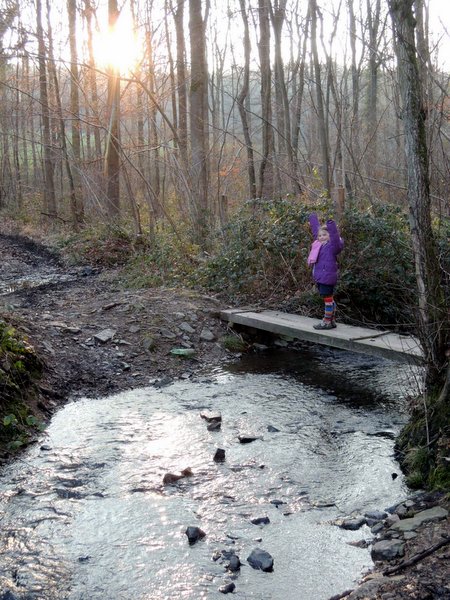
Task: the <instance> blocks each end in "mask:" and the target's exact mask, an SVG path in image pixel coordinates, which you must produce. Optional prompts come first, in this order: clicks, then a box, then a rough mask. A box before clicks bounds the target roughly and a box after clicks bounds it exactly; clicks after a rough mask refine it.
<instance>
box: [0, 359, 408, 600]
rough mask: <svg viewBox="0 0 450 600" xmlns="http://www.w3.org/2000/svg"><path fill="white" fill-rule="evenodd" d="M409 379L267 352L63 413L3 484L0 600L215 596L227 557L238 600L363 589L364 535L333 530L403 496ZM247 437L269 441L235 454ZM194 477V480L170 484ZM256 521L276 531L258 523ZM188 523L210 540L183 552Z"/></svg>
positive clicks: (396, 372)
mask: <svg viewBox="0 0 450 600" xmlns="http://www.w3.org/2000/svg"><path fill="white" fill-rule="evenodd" d="M413 379H414V378H413V373H412V371H411V367H407V366H402V365H398V364H393V363H390V362H384V361H378V360H376V359H372V358H366V357H361V356H357V355H352V354H348V353H345V352H339V351H333V350H324V349H313V350H309V351H308V350H305V351H304V352H290V351H277V352H275V351H269V352H267V353H263V354H260V355H257V356H252V357H247V358H244V359H243V360H242V361H241V362H240V363H239V364H238V365H234V366H232V367H227V368H224V369H222V370H216V371H213V372H211V373H208V375H207V376H202V377H199V378H197V379H196V380H185V381H179V382H175V383H173V384H170V385H166V386H164V387H155V386H151V387H148V388H145V389H139V390H134V391H130V392H127V393H122V394H118V395H116V396H112V397H109V398H101V399H81V400H77V401H74V402H72V403H69V404H68V405H66V406H65V407H64V408H62V409H61V410H60V411H59V412H58V413H57V414H56V415H55V416H54V418H53V419H52V422H51V424H50V426H49V428H48V430H47V432H46V434H45V437H44V438H43V439H42V440H41V442H40V443H39V444H37V445H35V446H33V447H31V448H30V449H29V450H28V451H27V452H26V453H25V454H24V455H22V456H21V457H20V458H19V459H18V460H17V461H16V462H14V463H13V464H11V465H8V466H7V467H6V468H4V469H3V471H2V474H1V479H0V519H1V527H2V536H1V540H0V584H1V585H0V592H1V591H5V590H9V591H10V596H9V597H10V598H18V599H24V598H27V599H39V600H47V599H48V600H60V599H70V600H82V599H83V600H88V599H89V600H97V599H98V600H100V599H101V600H106V599H108V600H121V599H124V600H125V599H129V598H133V599H139V600H144V599H145V600H147V599H148V600H150V599H154V600H162V599H189V600H191V599H192V600H194V599H199V598H220V597H223V594H222V593H220V592H219V588H220V586H222V585H223V584H224V583H225V582H227V581H229V580H230V573H227V572H226V566H227V561H226V560H224V559H223V558H219V559H218V560H217V557H218V556H219V555H220V553H221V551H224V550H228V551H229V550H234V551H235V552H236V554H238V556H239V557H240V560H241V563H243V564H242V566H241V569H240V572H239V573H237V574H236V577H235V579H234V582H235V584H236V590H235V592H234V596H235V597H236V598H242V599H247V598H248V599H257V600H263V599H264V600H270V599H272V600H281V599H282V600H299V599H302V600H322V599H326V598H328V597H330V596H331V595H333V594H337V593H339V592H342V591H343V590H345V589H347V588H349V587H352V586H354V583H355V581H356V580H357V579H358V578H359V577H360V575H361V573H362V572H363V571H364V570H365V569H367V568H368V567H370V566H371V564H372V563H371V559H370V550H368V549H362V548H357V547H354V546H352V545H349V542H355V541H357V540H361V539H362V538H366V539H370V537H371V536H370V531H369V529H368V528H367V526H364V527H363V528H362V529H360V530H359V531H347V530H344V529H342V528H340V527H338V526H337V525H336V524H335V523H334V521H336V520H337V519H340V518H343V517H345V516H347V515H350V514H352V513H355V514H361V513H363V512H364V511H367V510H369V509H383V508H385V507H387V506H390V505H391V504H393V503H395V502H396V501H399V500H401V499H403V498H404V497H405V495H406V493H407V490H406V488H405V484H404V481H403V477H402V476H401V474H400V472H399V469H398V465H397V464H396V462H395V460H394V458H393V437H394V436H395V434H396V433H397V432H398V430H399V428H400V427H401V425H402V423H403V422H404V420H405V413H404V404H405V396H406V395H407V394H409V393H411V392H412V391H413V390H412V389H411V385H412V384H411V381H412V380H413ZM206 409H208V410H214V411H220V412H221V414H222V419H223V422H222V427H221V430H220V431H216V432H213V431H208V429H207V426H206V422H205V420H203V419H202V418H201V417H200V413H201V412H202V411H204V410H206ZM276 430H278V431H276ZM240 433H252V434H255V435H257V436H260V439H257V440H255V441H253V442H252V443H247V444H241V443H239V440H238V435H239V434H240ZM219 447H220V448H223V449H225V452H226V458H225V461H224V462H223V463H216V462H214V460H213V456H214V453H215V451H216V449H217V448H219ZM187 467H190V468H191V469H192V472H193V475H192V476H191V477H186V478H184V479H180V480H179V481H178V482H177V483H175V484H174V485H166V486H163V484H162V479H163V476H164V474H165V473H167V472H172V473H173V472H175V473H178V472H180V471H181V470H182V469H185V468H187ZM394 472H396V473H397V474H398V476H397V477H396V478H393V477H392V474H393V473H394ZM263 516H267V517H269V519H270V523H268V524H266V525H254V524H252V523H251V519H253V518H257V517H263ZM191 525H194V526H198V527H201V529H202V530H203V531H204V532H205V533H206V537H204V538H203V539H202V540H200V541H199V542H197V543H196V544H194V545H191V546H190V545H189V543H188V540H187V537H186V535H185V530H186V528H187V527H188V526H191ZM254 548H261V549H264V550H266V551H267V552H269V553H270V554H271V555H272V557H273V559H274V569H273V572H268V573H266V572H263V571H258V570H255V569H253V568H252V567H251V566H250V565H249V564H248V563H247V560H246V559H247V557H248V556H249V554H250V552H251V551H252V550H253V549H254ZM214 559H216V560H214Z"/></svg>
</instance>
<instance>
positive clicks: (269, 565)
mask: <svg viewBox="0 0 450 600" xmlns="http://www.w3.org/2000/svg"><path fill="white" fill-rule="evenodd" d="M247 562H248V563H249V565H250V566H251V567H253V568H254V569H260V570H261V571H265V572H266V573H269V572H271V571H273V558H272V556H271V555H270V554H269V553H268V552H266V551H265V550H260V549H259V548H255V549H254V550H252V551H251V553H250V556H249V557H248V558H247Z"/></svg>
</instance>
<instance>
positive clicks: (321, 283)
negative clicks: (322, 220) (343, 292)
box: [308, 213, 344, 329]
mask: <svg viewBox="0 0 450 600" xmlns="http://www.w3.org/2000/svg"><path fill="white" fill-rule="evenodd" d="M309 224H310V225H311V231H312V233H313V236H314V237H315V238H317V239H316V240H315V241H314V242H313V244H312V246H311V252H310V254H309V257H308V264H309V265H312V266H313V279H314V281H315V282H316V284H317V289H318V290H319V294H320V295H321V296H322V298H323V301H324V303H325V313H324V316H323V320H322V321H321V322H320V323H317V325H314V329H334V328H335V327H336V321H335V320H334V317H335V312H336V303H335V302H334V298H333V292H334V286H335V285H336V283H337V279H338V272H339V269H338V264H337V255H338V254H339V253H340V252H341V251H342V249H343V247H344V241H343V240H342V239H341V237H340V235H339V231H338V228H337V226H336V223H335V222H334V221H333V220H329V221H327V224H326V225H322V226H320V224H319V219H318V218H317V215H316V214H315V213H313V214H312V215H310V217H309Z"/></svg>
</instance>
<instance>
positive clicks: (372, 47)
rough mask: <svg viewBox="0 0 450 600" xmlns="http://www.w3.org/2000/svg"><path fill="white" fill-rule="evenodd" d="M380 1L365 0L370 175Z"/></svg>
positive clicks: (372, 170)
mask: <svg viewBox="0 0 450 600" xmlns="http://www.w3.org/2000/svg"><path fill="white" fill-rule="evenodd" d="M380 13H381V1H380V0H376V2H375V7H374V8H373V6H372V2H371V0H367V21H368V30H369V89H368V94H367V111H366V124H367V125H366V126H367V135H366V138H367V159H366V165H367V168H366V172H367V173H368V174H369V176H370V177H375V176H377V165H378V140H377V129H378V71H379V67H380V58H379V56H378V46H379V27H380Z"/></svg>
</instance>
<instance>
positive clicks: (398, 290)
mask: <svg viewBox="0 0 450 600" xmlns="http://www.w3.org/2000/svg"><path fill="white" fill-rule="evenodd" d="M342 236H343V238H344V240H345V248H344V252H343V253H342V255H341V256H342V257H341V258H340V264H341V273H340V280H339V285H338V298H339V299H340V300H341V301H342V300H343V301H344V303H345V305H346V306H347V307H348V316H349V317H350V319H355V320H357V321H363V322H371V323H376V324H379V325H383V326H390V325H391V326H393V325H402V326H409V327H410V326H412V325H413V323H414V308H413V301H414V299H415V297H416V291H415V285H416V284H415V276H414V261H413V255H412V249H411V241H410V233H409V226H408V221H407V216H406V215H405V214H404V213H403V212H402V211H401V210H400V209H399V208H397V207H392V206H386V205H383V206H379V207H377V208H375V209H372V210H371V211H370V212H366V213H359V212H356V211H355V212H346V213H345V215H344V218H343V222H342Z"/></svg>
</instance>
